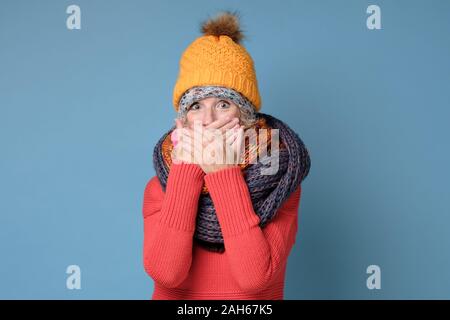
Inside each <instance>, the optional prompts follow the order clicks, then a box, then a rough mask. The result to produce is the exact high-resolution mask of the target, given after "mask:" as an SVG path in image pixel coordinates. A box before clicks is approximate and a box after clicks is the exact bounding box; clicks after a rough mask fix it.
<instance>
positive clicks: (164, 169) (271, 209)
mask: <svg viewBox="0 0 450 320" xmlns="http://www.w3.org/2000/svg"><path fill="white" fill-rule="evenodd" d="M258 117H259V119H263V120H265V122H266V124H267V125H268V127H269V128H274V129H278V130H279V131H278V138H277V137H275V139H274V140H276V141H278V140H279V142H280V144H279V148H278V152H272V148H270V149H271V151H270V155H269V154H266V155H265V156H263V157H261V158H259V159H258V160H257V161H256V163H253V164H250V165H249V166H247V167H245V168H241V169H242V170H243V173H242V174H243V176H244V178H245V181H246V184H247V186H248V188H249V190H250V194H251V200H252V204H253V208H254V210H255V212H256V214H257V215H258V216H259V217H260V218H261V219H260V226H261V227H264V226H266V225H267V224H269V223H270V221H271V220H272V219H273V218H274V217H275V215H276V212H277V209H278V208H279V207H280V206H281V205H282V203H283V202H284V201H285V200H286V199H287V198H288V197H289V195H290V194H291V193H292V192H294V191H295V189H296V188H297V187H298V186H299V185H300V183H301V182H302V181H303V180H304V179H305V177H306V176H307V175H308V173H309V170H310V165H311V161H310V157H309V153H308V150H307V148H306V146H305V145H304V143H303V141H302V140H301V139H300V137H299V136H298V134H297V133H296V132H295V131H293V130H292V129H291V128H290V127H289V126H288V125H287V124H286V123H284V122H283V121H281V120H279V119H277V118H275V117H274V116H271V115H268V114H264V113H261V112H259V113H258ZM172 130H173V128H172V129H171V130H169V131H167V132H166V133H165V134H164V135H163V136H162V138H161V139H160V140H159V141H158V142H157V144H156V146H155V148H154V151H153V165H154V168H155V172H156V175H157V176H158V178H159V180H160V183H161V185H162V187H163V190H165V187H166V184H167V179H168V174H169V172H170V170H171V169H170V163H168V162H167V161H165V160H164V158H165V157H164V155H167V153H168V152H165V151H164V150H165V148H164V147H163V145H164V142H165V141H167V140H168V139H167V138H168V137H170V134H171V132H172ZM267 140H268V141H270V140H272V139H271V137H268V139H267ZM246 147H247V144H246ZM263 149H265V148H263ZM274 149H275V148H274ZM166 160H167V159H166ZM275 163H276V164H278V165H274V164H275ZM271 164H272V166H270V165H271ZM269 168H270V169H271V172H265V174H263V173H262V170H267V169H269ZM206 187H207V186H206ZM194 237H195V240H196V241H197V240H199V242H200V243H202V244H203V245H204V246H205V247H207V248H208V249H209V250H212V251H218V252H223V251H225V246H224V238H223V234H222V230H221V226H220V224H219V220H218V217H217V213H216V208H215V206H214V203H213V198H212V197H211V195H210V194H205V195H201V196H200V199H199V206H198V214H197V225H196V231H195V233H194Z"/></svg>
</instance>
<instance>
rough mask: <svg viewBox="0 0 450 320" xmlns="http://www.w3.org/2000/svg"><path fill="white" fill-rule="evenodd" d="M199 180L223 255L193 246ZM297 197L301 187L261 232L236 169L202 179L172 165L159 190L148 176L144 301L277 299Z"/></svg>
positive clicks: (198, 172)
mask: <svg viewBox="0 0 450 320" xmlns="http://www.w3.org/2000/svg"><path fill="white" fill-rule="evenodd" d="M203 183H205V184H206V186H207V188H208V190H209V193H210V195H211V199H212V201H213V203H214V208H215V209H216V214H217V217H218V220H219V224H220V227H221V230H222V235H223V238H224V243H225V252H224V253H217V252H210V251H208V250H206V249H204V248H203V247H201V246H200V245H198V244H197V243H196V242H193V235H194V231H195V222H196V214H197V209H198V200H199V197H200V193H201V190H202V185H203ZM300 193H301V186H299V187H298V188H297V189H296V191H295V192H293V193H292V194H291V195H290V197H289V198H288V199H287V200H286V201H285V202H284V203H283V205H282V207H280V209H278V212H277V215H276V217H275V218H273V219H272V220H271V221H270V222H269V224H268V225H267V226H266V227H265V228H263V229H261V227H259V225H258V224H259V221H260V218H259V217H258V215H257V214H256V213H255V212H254V210H253V205H252V202H251V198H250V193H249V190H248V187H247V184H246V182H245V180H244V177H243V175H242V173H241V169H240V168H239V167H232V168H227V169H223V170H220V171H216V172H212V173H208V174H205V173H204V172H203V170H202V169H201V167H200V166H199V165H197V164H191V163H181V164H172V166H171V169H170V172H169V177H168V180H167V186H166V192H165V193H164V192H163V190H162V188H161V184H160V182H159V180H158V178H157V177H156V176H154V177H153V178H152V179H150V181H149V182H148V183H147V186H146V188H145V192H144V201H143V202H144V203H143V217H144V244H143V262H144V268H145V271H146V272H147V273H148V274H149V275H150V277H152V278H153V280H154V283H155V290H154V292H153V296H152V299H154V300H156V299H165V300H169V299H178V300H188V299H211V300H212V299H227V300H230V299H253V300H260V299H261V300H268V299H271V300H272V299H283V290H284V278H285V271H286V262H287V259H288V255H289V253H290V251H291V248H292V246H293V245H294V243H295V238H296V233H297V227H298V225H297V217H298V208H299V203H300Z"/></svg>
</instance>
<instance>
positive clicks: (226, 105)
mask: <svg viewBox="0 0 450 320" xmlns="http://www.w3.org/2000/svg"><path fill="white" fill-rule="evenodd" d="M219 106H220V107H222V108H224V109H226V108H228V107H229V106H230V104H229V103H228V102H225V101H222V102H220V103H219Z"/></svg>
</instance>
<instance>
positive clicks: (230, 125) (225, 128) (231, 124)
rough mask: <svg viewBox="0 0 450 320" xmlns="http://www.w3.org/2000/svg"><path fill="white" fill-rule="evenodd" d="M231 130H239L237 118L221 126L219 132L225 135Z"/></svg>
mask: <svg viewBox="0 0 450 320" xmlns="http://www.w3.org/2000/svg"><path fill="white" fill-rule="evenodd" d="M233 128H239V119H238V118H233V119H232V120H231V121H230V122H228V123H226V124H225V125H223V126H222V127H221V128H220V130H221V131H222V133H225V132H227V131H228V130H230V129H233Z"/></svg>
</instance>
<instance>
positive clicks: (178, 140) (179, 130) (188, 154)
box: [170, 119, 194, 164]
mask: <svg viewBox="0 0 450 320" xmlns="http://www.w3.org/2000/svg"><path fill="white" fill-rule="evenodd" d="M175 124H176V128H175V129H174V130H173V131H172V134H171V135H170V138H171V139H172V144H173V147H174V148H173V150H172V162H173V163H175V164H180V163H194V148H193V138H194V137H193V136H192V134H191V131H190V130H187V129H186V128H184V127H183V123H182V121H181V120H180V119H175Z"/></svg>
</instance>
